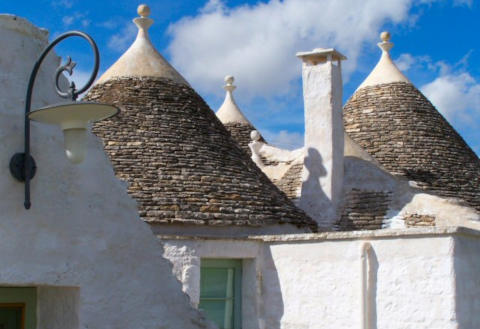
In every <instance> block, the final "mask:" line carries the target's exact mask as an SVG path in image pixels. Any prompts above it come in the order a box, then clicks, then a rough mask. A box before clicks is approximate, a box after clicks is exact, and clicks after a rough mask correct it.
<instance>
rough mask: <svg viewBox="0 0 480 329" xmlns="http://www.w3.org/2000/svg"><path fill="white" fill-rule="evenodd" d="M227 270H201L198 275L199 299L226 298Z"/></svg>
mask: <svg viewBox="0 0 480 329" xmlns="http://www.w3.org/2000/svg"><path fill="white" fill-rule="evenodd" d="M227 278H228V269H226V268H202V270H201V273H200V280H201V284H200V294H201V295H200V298H225V297H227V290H228V287H227V284H228V280H227Z"/></svg>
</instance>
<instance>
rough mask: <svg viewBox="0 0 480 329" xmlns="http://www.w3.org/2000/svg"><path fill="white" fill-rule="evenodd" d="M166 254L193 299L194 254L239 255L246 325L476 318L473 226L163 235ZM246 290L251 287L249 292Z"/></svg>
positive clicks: (479, 270)
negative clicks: (366, 252)
mask: <svg viewBox="0 0 480 329" xmlns="http://www.w3.org/2000/svg"><path fill="white" fill-rule="evenodd" d="M161 238H162V241H163V243H164V246H165V254H164V255H165V257H167V258H168V259H170V260H171V261H172V263H173V264H174V273H175V274H176V276H177V278H178V279H179V280H181V281H182V282H183V283H184V291H185V292H187V293H188V294H189V295H190V296H191V299H192V302H193V304H194V305H195V304H197V303H198V299H199V282H200V268H199V267H200V263H201V261H200V260H201V258H242V259H244V262H243V264H244V274H243V305H244V310H243V315H242V316H243V319H244V323H243V328H244V329H254V328H260V329H264V328H268V329H280V328H282V329H298V328H305V329H315V328H332V329H333V328H335V329H340V328H345V329H347V328H348V329H351V328H362V326H361V325H362V310H363V308H362V266H361V265H362V259H361V254H362V248H363V245H364V244H365V243H367V242H368V243H369V244H370V245H371V247H372V250H371V253H370V258H369V268H370V270H369V274H368V276H367V277H365V278H364V279H363V280H368V281H369V284H368V287H369V288H368V291H369V293H368V294H367V297H366V304H367V305H366V311H367V312H368V315H369V316H370V320H369V321H370V325H369V326H367V327H366V328H382V329H383V328H392V329H393V328H398V329H400V328H402V329H403V328H476V327H479V324H478V323H479V321H480V320H479V319H478V314H479V312H480V310H479V306H480V303H479V302H478V296H479V294H480V291H479V290H480V282H479V279H478V278H479V277H480V260H479V259H478V254H479V253H480V235H479V234H478V232H476V231H470V230H464V229H457V228H421V229H409V230H382V231H376V232H368V231H365V232H345V233H338V232H337V233H321V234H308V235H290V236H269V237H267V236H265V237H256V238H245V239H237V240H222V239H215V238H212V239H208V238H198V237H197V238H195V239H188V238H186V237H175V238H174V237H173V236H170V239H168V237H167V236H162V237H161ZM246 296H248V297H246Z"/></svg>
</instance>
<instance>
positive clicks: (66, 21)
mask: <svg viewBox="0 0 480 329" xmlns="http://www.w3.org/2000/svg"><path fill="white" fill-rule="evenodd" d="M76 22H79V23H80V24H81V25H82V26H83V27H87V26H88V25H90V20H89V19H88V18H86V15H85V14H83V13H80V12H75V13H74V14H73V15H68V16H63V17H62V23H63V25H65V26H66V27H69V26H70V25H72V24H74V23H76Z"/></svg>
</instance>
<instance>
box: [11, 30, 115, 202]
mask: <svg viewBox="0 0 480 329" xmlns="http://www.w3.org/2000/svg"><path fill="white" fill-rule="evenodd" d="M70 37H80V38H83V39H85V40H86V41H87V42H88V43H89V44H90V46H91V48H92V50H93V53H94V57H95V62H94V68H93V72H92V73H91V75H90V78H89V80H88V81H87V83H86V84H85V85H84V86H83V87H82V88H80V89H77V87H76V85H75V83H74V82H73V81H72V82H71V83H70V86H69V88H68V90H67V91H63V90H62V89H61V87H60V83H59V82H60V78H61V76H62V75H63V72H68V74H69V75H72V74H73V69H74V67H75V65H76V63H75V62H73V61H72V59H71V58H70V57H68V58H67V62H66V64H64V65H61V66H60V67H59V68H58V69H57V70H56V72H55V89H56V92H57V94H58V95H59V96H60V97H62V98H66V99H69V102H66V103H61V104H54V105H50V106H47V107H43V108H40V109H36V110H34V111H31V104H32V92H33V87H34V84H35V78H36V76H37V74H38V71H39V69H40V66H41V64H42V62H43V60H44V59H45V57H46V56H47V55H48V53H49V52H50V51H51V50H52V49H53V48H54V47H55V46H56V45H57V44H58V43H60V42H61V41H63V40H65V39H67V38H70ZM99 58H100V56H99V52H98V47H97V45H96V43H95V41H94V40H93V39H92V38H91V37H90V36H89V35H88V34H86V33H83V32H80V31H70V32H66V33H64V34H61V35H60V36H58V37H57V38H56V39H55V40H54V41H52V42H51V43H50V44H49V45H48V46H47V47H46V48H45V49H44V50H43V52H42V54H41V55H40V57H39V58H38V60H37V61H36V63H35V65H34V67H33V70H32V73H31V74H30V79H29V82H28V87H27V94H26V99H25V144H24V146H25V149H24V152H23V153H16V154H14V155H13V157H12V158H11V160H10V172H11V174H12V176H13V177H15V178H16V179H17V180H18V181H20V182H25V202H24V206H25V208H26V209H30V206H31V203H30V180H31V179H32V178H33V177H34V176H35V172H36V168H37V167H36V163H35V160H34V159H33V157H32V155H31V154H30V121H31V120H34V121H38V122H43V123H47V124H55V125H58V126H60V128H61V129H62V131H63V134H64V143H65V153H66V155H67V158H68V159H69V160H70V161H71V162H72V163H75V164H78V163H80V162H82V161H83V160H84V158H85V153H86V140H87V128H88V124H89V123H91V122H95V121H100V120H103V119H106V118H109V117H112V116H114V115H116V114H117V113H118V112H119V109H118V108H116V107H115V106H112V105H108V104H99V103H93V102H77V101H76V100H77V98H78V96H79V95H80V94H82V93H84V92H85V91H87V90H88V88H90V86H91V85H92V84H93V82H94V81H95V78H96V77H97V74H98V68H99V64H100V59H99Z"/></svg>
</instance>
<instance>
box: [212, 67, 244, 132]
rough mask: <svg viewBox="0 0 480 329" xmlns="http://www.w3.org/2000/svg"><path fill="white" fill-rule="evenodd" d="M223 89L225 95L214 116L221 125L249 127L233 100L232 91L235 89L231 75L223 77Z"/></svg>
mask: <svg viewBox="0 0 480 329" xmlns="http://www.w3.org/2000/svg"><path fill="white" fill-rule="evenodd" d="M224 80H225V86H223V89H225V90H226V91H227V92H226V95H225V100H224V101H223V104H222V106H220V108H219V109H218V111H217V113H216V115H217V117H218V119H219V120H220V121H221V122H222V123H223V124H226V123H243V124H249V125H251V123H250V121H248V119H247V118H246V117H245V116H244V115H243V113H242V111H241V110H240V109H239V108H238V105H237V104H236V103H235V99H234V98H233V91H234V90H235V89H236V88H237V87H236V86H234V85H233V82H234V81H235V78H234V77H233V76H231V75H227V76H226V77H225V79H224Z"/></svg>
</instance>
